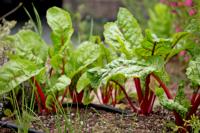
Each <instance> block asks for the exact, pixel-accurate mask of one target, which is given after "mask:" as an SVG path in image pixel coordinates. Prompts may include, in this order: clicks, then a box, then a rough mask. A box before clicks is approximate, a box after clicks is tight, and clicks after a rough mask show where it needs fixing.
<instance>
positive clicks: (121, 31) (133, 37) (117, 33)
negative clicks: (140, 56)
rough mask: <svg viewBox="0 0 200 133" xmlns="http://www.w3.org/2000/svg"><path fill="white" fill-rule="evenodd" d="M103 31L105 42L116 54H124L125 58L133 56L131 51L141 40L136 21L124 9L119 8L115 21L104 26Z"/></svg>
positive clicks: (141, 36)
mask: <svg viewBox="0 0 200 133" xmlns="http://www.w3.org/2000/svg"><path fill="white" fill-rule="evenodd" d="M104 29H105V30H104V37H105V42H106V43H107V44H109V45H110V46H111V47H112V48H113V49H114V50H115V51H116V52H118V53H120V52H122V53H124V54H125V55H126V56H127V58H131V57H132V56H133V49H134V48H136V47H137V46H138V45H140V43H141V41H142V40H143V35H142V30H141V28H140V26H139V25H138V23H137V20H136V19H135V18H134V17H133V15H132V14H131V13H130V12H129V11H128V10H127V9H125V8H120V10H119V12H118V16H117V21H116V22H109V23H107V24H105V26H104Z"/></svg>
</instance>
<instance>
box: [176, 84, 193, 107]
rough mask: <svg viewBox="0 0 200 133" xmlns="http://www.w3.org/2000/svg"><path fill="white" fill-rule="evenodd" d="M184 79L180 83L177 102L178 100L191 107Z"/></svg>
mask: <svg viewBox="0 0 200 133" xmlns="http://www.w3.org/2000/svg"><path fill="white" fill-rule="evenodd" d="M184 85H185V84H184V81H182V82H181V83H179V87H178V91H177V93H176V97H175V99H174V101H175V102H178V103H179V104H181V105H182V106H183V107H185V108H187V109H189V108H190V106H191V105H190V101H189V100H188V99H187V96H186V94H185V93H184Z"/></svg>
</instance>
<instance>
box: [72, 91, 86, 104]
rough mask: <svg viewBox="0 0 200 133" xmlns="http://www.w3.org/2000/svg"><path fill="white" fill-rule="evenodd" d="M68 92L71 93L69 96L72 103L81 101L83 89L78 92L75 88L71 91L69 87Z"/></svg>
mask: <svg viewBox="0 0 200 133" xmlns="http://www.w3.org/2000/svg"><path fill="white" fill-rule="evenodd" d="M69 92H70V95H71V98H72V102H73V103H81V102H82V99H83V91H81V92H80V93H77V92H76V91H75V90H74V91H71V90H70V89H69Z"/></svg>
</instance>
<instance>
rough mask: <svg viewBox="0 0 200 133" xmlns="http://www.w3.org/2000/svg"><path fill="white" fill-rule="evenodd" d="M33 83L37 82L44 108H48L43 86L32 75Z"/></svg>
mask: <svg viewBox="0 0 200 133" xmlns="http://www.w3.org/2000/svg"><path fill="white" fill-rule="evenodd" d="M31 79H32V81H33V83H34V84H35V86H36V88H37V92H38V94H39V96H40V99H41V102H42V106H43V107H44V109H46V105H45V102H46V97H45V95H44V93H43V91H42V88H41V86H40V84H39V83H38V82H37V81H36V80H35V77H32V78H31Z"/></svg>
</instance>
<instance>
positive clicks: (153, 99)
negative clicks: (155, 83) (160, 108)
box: [148, 93, 156, 113]
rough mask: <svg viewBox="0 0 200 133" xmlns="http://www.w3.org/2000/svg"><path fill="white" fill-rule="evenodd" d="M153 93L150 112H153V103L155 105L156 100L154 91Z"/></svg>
mask: <svg viewBox="0 0 200 133" xmlns="http://www.w3.org/2000/svg"><path fill="white" fill-rule="evenodd" d="M152 94H153V95H152V98H151V101H150V102H149V108H148V113H151V112H152V109H153V105H154V102H155V99H156V95H155V94H154V93H152Z"/></svg>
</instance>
